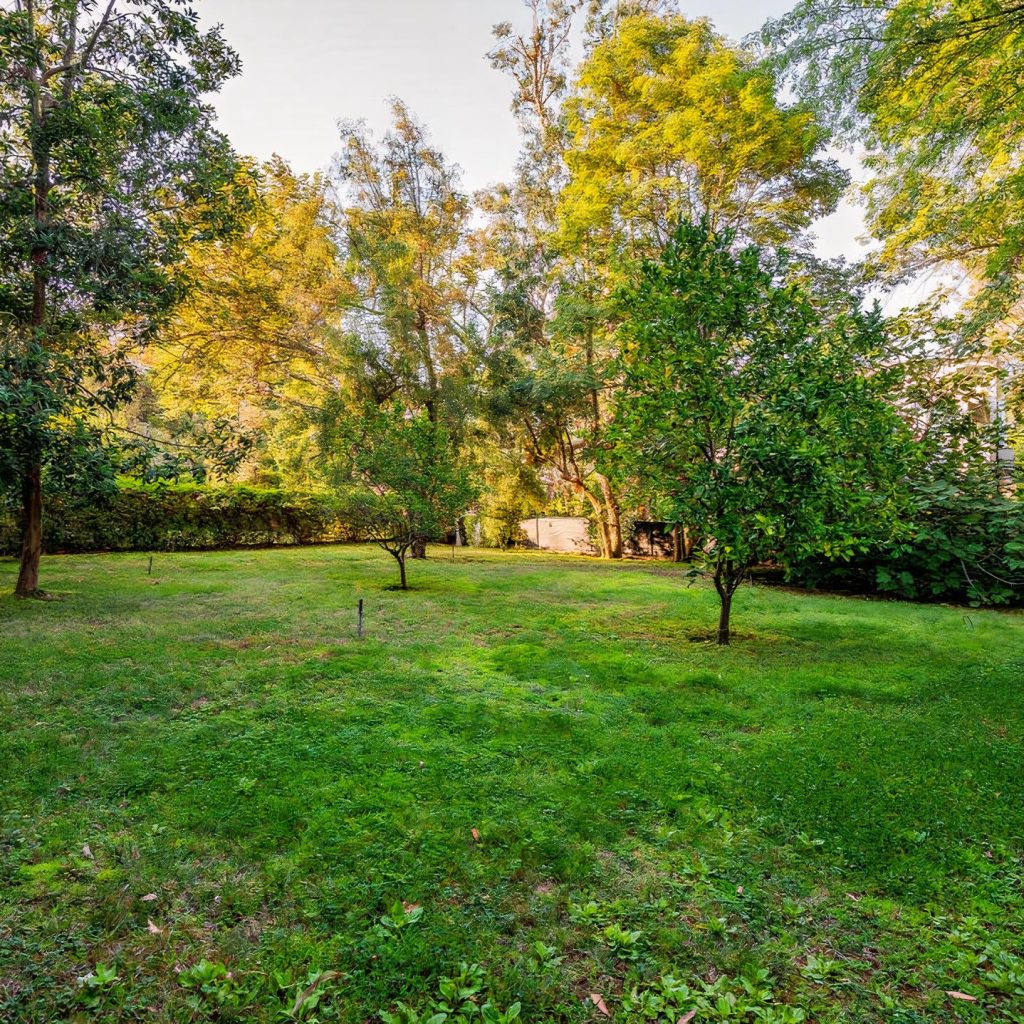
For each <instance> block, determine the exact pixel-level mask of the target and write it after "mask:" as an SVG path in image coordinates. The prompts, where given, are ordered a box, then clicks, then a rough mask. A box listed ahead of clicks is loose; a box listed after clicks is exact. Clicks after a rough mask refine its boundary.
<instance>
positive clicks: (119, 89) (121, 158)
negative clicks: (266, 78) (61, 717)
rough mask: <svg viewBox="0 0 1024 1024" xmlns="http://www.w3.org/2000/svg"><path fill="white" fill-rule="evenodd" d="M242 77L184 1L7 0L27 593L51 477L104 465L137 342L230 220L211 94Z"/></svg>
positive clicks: (1, 166) (228, 174) (3, 142)
mask: <svg viewBox="0 0 1024 1024" xmlns="http://www.w3.org/2000/svg"><path fill="white" fill-rule="evenodd" d="M238 68H239V63H238V59H237V57H236V55H235V54H234V52H233V51H232V50H231V49H230V48H229V47H228V46H227V44H226V43H225V41H224V39H223V37H222V34H221V32H220V30H219V29H216V28H215V29H211V30H209V31H202V30H200V28H199V25H198V16H197V15H196V13H195V12H194V11H193V10H192V9H191V8H190V7H189V6H188V5H187V4H186V3H184V2H182V0H134V2H127V0H125V2H119V0H108V2H104V3H102V4H100V3H98V2H97V0H14V2H13V3H10V2H7V3H4V4H3V5H0V119H2V122H3V131H2V132H0V178H2V182H3V187H2V190H0V317H2V318H3V319H4V321H5V325H4V330H5V342H4V348H5V354H4V360H3V375H2V377H0V403H2V404H0V408H2V409H3V410H4V412H3V416H2V418H0V431H2V435H3V448H4V458H3V459H2V460H0V471H2V479H0V484H2V485H3V486H4V487H5V488H10V489H13V490H17V491H20V505H21V515H22V522H23V532H22V537H23V539H22V551H21V568H20V572H19V576H18V582H17V587H16V593H17V594H18V595H20V596H31V595H34V594H36V593H37V592H38V589H39V583H38V579H39V560H40V554H41V551H42V517H43V483H44V475H45V474H47V473H48V472H51V471H52V472H54V473H58V472H60V473H64V474H65V475H67V472H68V470H69V467H68V465H67V463H68V460H71V462H72V463H73V464H77V465H80V466H86V465H92V463H89V462H88V459H89V457H90V452H91V451H92V449H93V448H94V444H95V442H96V441H97V440H99V437H98V435H97V431H96V427H95V422H94V420H95V416H96V415H97V414H98V413H110V412H111V411H112V410H113V409H114V408H115V407H117V406H118V405H119V404H121V403H122V402H123V401H124V400H125V399H126V398H127V397H128V395H129V394H130V392H131V390H132V378H133V377H134V374H135V368H134V367H135V364H134V362H133V361H132V360H131V359H130V358H129V357H130V354H131V352H132V350H133V349H134V348H135V346H137V345H138V344H139V343H140V342H142V341H144V340H145V339H146V338H147V337H148V336H149V334H150V333H151V331H152V329H153V327H154V325H155V324H156V323H157V322H158V321H159V320H160V319H161V317H162V316H163V315H165V313H166V312H167V310H168V309H169V308H170V307H171V305H172V304H173V302H174V300H175V299H176V298H177V297H178V296H179V295H180V284H181V283H180V282H179V281H177V280H176V279H175V276H174V274H173V272H172V269H171V268H172V267H173V266H174V265H175V264H176V263H177V262H178V260H179V259H180V256H181V253H182V247H183V244H185V243H187V241H188V240H189V239H192V238H197V237H202V236H204V235H207V234H209V233H213V232H216V231H218V230H221V229H223V228H225V227H226V226H227V225H228V222H229V220H230V217H231V210H232V207H233V203H232V202H231V201H229V199H230V195H231V190H230V188H229V187H228V186H229V184H230V182H231V179H232V177H233V173H234V168H233V157H232V153H231V150H230V148H229V146H228V144H227V141H226V140H225V139H224V137H223V136H222V135H221V134H220V133H218V132H217V131H216V130H215V128H214V125H213V113H212V110H211V108H210V107H209V106H208V105H207V104H206V103H205V102H204V101H203V97H204V95H205V94H207V93H210V92H212V91H215V90H216V89H217V88H219V87H220V85H221V83H222V82H224V81H225V79H227V78H229V77H230V76H231V75H234V74H235V73H236V72H237V71H238ZM71 468H72V469H73V466H72V467H71Z"/></svg>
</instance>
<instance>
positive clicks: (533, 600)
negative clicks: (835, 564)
mask: <svg viewBox="0 0 1024 1024" xmlns="http://www.w3.org/2000/svg"><path fill="white" fill-rule="evenodd" d="M14 568H15V567H14V565H13V563H11V562H2V563H0V589H2V590H3V591H9V589H10V588H11V586H12V585H13V580H14ZM146 568H147V557H145V556H142V555H118V556H103V557H65V558H52V559H48V560H47V562H46V565H45V567H44V571H45V584H46V586H47V587H48V589H49V590H50V591H51V592H55V593H56V594H57V595H59V596H60V597H61V598H62V600H60V601H59V602H52V603H40V602H15V601H14V600H13V599H10V598H7V597H4V598H3V599H0V678H2V686H0V702H2V703H0V721H2V724H3V730H2V738H0V780H2V783H3V785H2V798H0V804H2V814H3V817H2V822H0V829H2V830H0V1020H4V1021H8V1020H9V1021H40V1022H43V1021H46V1022H49V1021H54V1020H64V1019H71V1020H104V1021H107V1020H110V1021H114V1020H134V1019H146V1020H155V1021H188V1020H246V1021H250V1020H251V1021H272V1020H288V1019H304V1020H314V1019H319V1020H322V1021H328V1020H343V1021H351V1022H355V1021H367V1020H373V1019H378V1014H379V1013H380V1012H381V1011H385V1012H392V1013H393V1012H395V1010H396V1007H397V1005H398V1003H399V1002H401V1003H404V1004H405V1005H406V1007H407V1008H408V1009H407V1010H400V1011H399V1014H398V1019H400V1020H402V1021H413V1020H419V1019H427V1018H429V1017H430V1016H431V1015H433V1014H436V1013H439V1012H445V1004H446V1003H447V1004H448V1005H449V1006H450V1012H452V1015H453V1018H459V1017H461V1018H466V1019H469V1018H472V1017H474V1016H476V1015H477V1014H478V1009H477V1008H478V1007H480V1006H482V1005H483V1004H484V1003H487V1002H489V1003H490V1004H491V1007H492V1009H491V1010H488V1011H487V1013H488V1016H489V1017H490V1019H492V1020H493V1019H497V1018H496V1017H495V1016H494V1015H495V1014H496V1013H498V1012H499V1011H507V1010H508V1008H509V1007H510V1006H512V1005H513V1004H514V1003H516V1002H519V1003H520V1004H521V1016H522V1019H523V1020H525V1021H583V1020H588V1019H593V1020H604V1019H605V1014H604V1011H605V1010H606V1011H607V1013H608V1014H609V1015H611V1017H613V1018H614V1019H616V1020H620V1021H641V1020H650V1021H666V1022H672V1024H675V1021H677V1020H678V1019H679V1018H684V1019H686V1018H685V1014H687V1013H689V1012H690V1011H691V1010H696V1011H697V1015H696V1017H695V1018H694V1019H695V1020H697V1021H704V1020H735V1021H754V1020H760V1021H769V1022H771V1021H775V1022H780V1024H784V1022H792V1021H798V1020H800V1019H805V1020H808V1021H820V1022H830V1021H837V1022H838V1021H844V1022H846V1021H850V1022H856V1021H886V1022H897V1024H912V1022H924V1021H969V1022H979V1021H989V1020H992V1021H1024V938H1022V931H1024V913H1022V880H1024V867H1022V847H1024V840H1022V836H1024V773H1022V765H1024V729H1022V725H1024V617H1022V616H1021V615H1020V614H1012V613H1010V614H1007V613H995V612H976V611H970V612H967V611H965V610H963V609H955V608H946V607H920V606H914V605H910V604H898V603H887V602H878V601H867V600H860V599H855V598H843V597H829V596H811V595H806V594H799V593H794V592H788V591H785V590H781V589H767V588H745V589H744V590H743V591H741V593H740V594H739V595H738V599H737V607H736V623H735V625H736V627H737V631H738V634H739V635H738V638H737V642H736V643H735V645H734V646H733V647H732V648H731V649H728V650H723V649H718V648H716V647H714V646H712V645H709V644H706V643H701V642H695V640H694V637H699V636H700V635H702V634H703V633H705V632H706V630H707V629H708V628H709V626H711V625H712V624H713V622H714V616H715V598H714V595H713V593H711V592H710V591H708V590H707V589H704V588H701V587H688V586H687V585H686V584H685V582H684V581H683V579H682V577H681V574H680V573H678V572H676V571H675V570H674V568H673V567H671V566H668V565H665V564H660V565H652V564H639V563H629V564H618V565H615V564H607V563H600V562H598V561H594V560H586V559H576V558H571V557H553V556H542V555H499V554H496V553H484V552H466V551H460V552H459V554H458V557H457V559H456V560H454V561H452V560H451V559H450V555H449V554H447V553H445V552H444V551H435V552H433V557H432V558H431V559H430V560H429V561H428V562H426V563H413V564H412V566H411V570H410V580H411V584H412V586H413V587H414V588H415V589H413V590H412V591H410V592H409V593H398V592H394V591H390V590H387V589H386V587H387V585H388V584H391V583H392V582H393V579H392V576H393V563H392V562H391V561H390V559H388V558H387V556H386V555H383V554H382V553H380V552H378V551H376V550H375V549H372V548H362V547H352V548H320V549H290V550H275V551H258V552H234V553H216V554H181V555H157V556H156V559H155V563H154V568H153V575H152V577H150V576H147V574H146ZM360 597H362V598H364V599H365V601H366V608H367V623H366V636H365V638H364V639H362V640H361V641H360V640H358V639H357V638H356V636H355V605H356V601H357V599H358V598H360ZM403 903H404V904H405V907H404V908H403V907H402V904H403ZM396 904H397V907H396ZM416 906H418V907H420V908H421V910H417V909H414V908H415V907H416ZM462 963H465V964H476V965H479V966H480V968H482V970H483V972H484V974H483V976H482V977H479V976H478V975H477V974H476V973H475V972H473V971H472V970H470V971H469V972H468V973H467V972H465V971H464V972H463V977H462V981H461V984H462V986H463V988H464V989H465V992H464V993H463V994H462V997H459V995H458V993H456V994H455V995H454V996H452V995H451V988H446V990H445V991H446V992H447V993H448V996H447V997H444V996H441V995H440V994H439V992H438V985H439V981H440V979H441V978H443V977H445V976H449V977H450V976H454V975H457V974H458V973H459V971H460V964H462ZM324 971H329V972H336V973H332V974H328V975H326V976H323V977H321V978H320V979H319V980H318V979H317V977H316V975H317V973H318V972H324ZM666 977H667V978H668V980H667V981H666V980H665V979H666ZM474 979H475V980H474ZM310 983H312V986H310ZM477 990H479V991H477ZM304 991H306V992H310V993H311V994H310V995H309V996H308V997H307V999H306V1001H305V1003H303V1002H302V999H301V997H302V994H303V992H304ZM949 992H955V993H961V994H963V995H964V996H969V997H972V998H973V999H974V1000H975V1001H970V1000H969V999H965V998H960V997H958V996H956V995H954V996H950V995H948V994H947V993H949ZM592 997H598V998H596V999H595V998H592ZM317 999H319V1003H318V1005H312V1004H314V1003H316V1001H317ZM599 1003H600V1005H599ZM296 1004H298V1006H297V1008H296ZM289 1014H292V1015H291V1016H289Z"/></svg>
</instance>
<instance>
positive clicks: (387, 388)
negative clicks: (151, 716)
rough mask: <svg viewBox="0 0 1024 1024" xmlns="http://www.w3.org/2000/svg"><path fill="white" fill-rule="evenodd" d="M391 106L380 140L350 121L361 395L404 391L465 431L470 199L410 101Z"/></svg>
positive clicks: (353, 305)
mask: <svg viewBox="0 0 1024 1024" xmlns="http://www.w3.org/2000/svg"><path fill="white" fill-rule="evenodd" d="M392 115H393V124H392V127H391V129H390V130H389V131H388V132H387V133H386V134H385V135H384V137H383V138H382V139H381V141H380V143H379V144H377V143H375V142H374V140H373V139H372V137H371V136H370V134H369V133H368V132H367V130H366V128H365V127H364V126H363V125H361V124H347V125H343V126H342V151H341V154H340V156H339V157H338V161H337V173H338V185H339V190H340V191H341V193H342V196H343V200H342V207H343V208H342V211H341V216H342V233H343V239H342V247H343V253H344V257H345V260H346V263H345V266H346V271H347V273H348V276H349V278H350V280H351V282H352V285H353V294H352V297H351V300H350V301H349V302H347V303H346V305H345V309H344V314H345V317H344V327H345V331H346V333H347V335H348V338H349V357H350V358H349V362H350V370H351V371H352V373H353V376H354V378H355V380H356V382H357V384H358V385H359V386H360V387H361V388H362V389H364V391H365V394H364V395H363V397H370V398H372V399H373V400H374V401H375V402H376V403H377V404H384V403H386V402H390V401H391V400H392V399H394V398H396V397H400V398H401V399H402V401H403V402H404V403H405V404H407V405H409V406H415V407H416V408H421V409H423V410H425V411H426V413H427V416H428V417H429V419H430V420H431V421H432V422H443V423H445V424H446V425H447V426H448V427H449V429H450V430H452V432H453V434H454V435H455V436H458V434H459V432H460V431H461V421H462V418H463V415H464V412H465V402H466V394H467V392H466V384H467V380H468V378H469V376H470V371H471V368H472V361H473V359H474V358H475V356H476V355H477V353H478V351H479V345H480V333H479V329H478V314H477V308H476V303H475V300H476V296H477V291H478V289H479V287H480V277H479V271H478V266H477V262H476V260H475V257H474V255H473V252H472V250H471V248H470V246H469V240H470V235H471V227H472V225H471V217H472V204H471V202H470V200H469V197H468V196H467V195H465V193H463V192H462V190H461V188H460V184H459V176H458V169H457V168H456V167H454V166H453V165H451V164H449V163H448V162H447V161H446V160H445V158H444V156H443V154H442V153H440V152H439V151H438V150H437V149H435V148H434V147H433V146H431V145H430V142H429V140H428V138H427V133H426V130H425V129H424V128H423V126H422V125H420V124H419V123H418V122H417V121H416V119H415V118H414V117H413V116H412V114H411V113H410V111H409V110H408V108H407V107H406V106H405V105H404V104H403V103H401V102H400V101H398V100H395V101H393V103H392Z"/></svg>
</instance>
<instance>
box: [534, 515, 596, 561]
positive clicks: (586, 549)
mask: <svg viewBox="0 0 1024 1024" xmlns="http://www.w3.org/2000/svg"><path fill="white" fill-rule="evenodd" d="M519 525H520V526H521V527H522V530H523V533H524V534H525V535H526V544H527V547H531V548H540V550H541V551H562V552H567V553H570V554H577V555H594V554H597V553H598V549H597V548H596V547H595V546H594V542H593V541H592V540H591V539H590V524H589V522H588V521H587V520H586V519H585V518H584V517H583V516H539V517H537V518H535V519H524V520H523V521H522V523H520V524H519Z"/></svg>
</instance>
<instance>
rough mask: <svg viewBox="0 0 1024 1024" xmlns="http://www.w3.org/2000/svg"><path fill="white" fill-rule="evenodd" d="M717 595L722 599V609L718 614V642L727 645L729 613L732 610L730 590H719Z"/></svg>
mask: <svg viewBox="0 0 1024 1024" xmlns="http://www.w3.org/2000/svg"><path fill="white" fill-rule="evenodd" d="M718 596H719V597H720V598H721V601H722V610H721V611H720V612H719V615H718V643H720V644H723V645H725V646H728V643H729V614H730V613H731V611H732V591H730V590H729V589H728V588H726V589H725V590H720V591H719V593H718Z"/></svg>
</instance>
